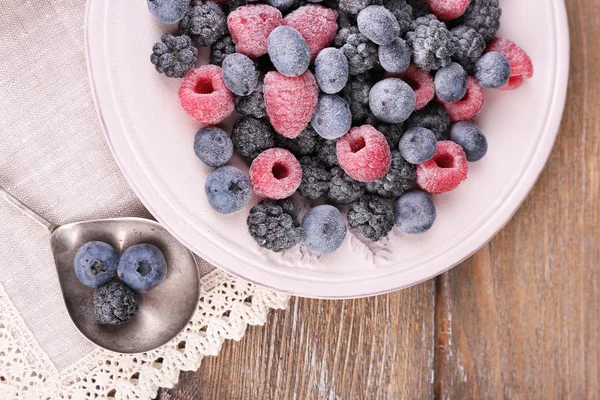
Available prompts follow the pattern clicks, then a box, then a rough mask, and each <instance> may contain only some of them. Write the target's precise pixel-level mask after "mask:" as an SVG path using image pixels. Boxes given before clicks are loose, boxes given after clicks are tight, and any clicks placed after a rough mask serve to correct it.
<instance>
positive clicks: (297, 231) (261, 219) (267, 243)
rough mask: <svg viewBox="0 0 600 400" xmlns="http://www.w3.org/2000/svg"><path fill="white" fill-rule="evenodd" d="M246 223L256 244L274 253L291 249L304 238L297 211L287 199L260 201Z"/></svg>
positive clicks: (251, 211) (253, 208)
mask: <svg viewBox="0 0 600 400" xmlns="http://www.w3.org/2000/svg"><path fill="white" fill-rule="evenodd" d="M246 223H247V224H248V229H249V231H250V235H252V237H253V238H254V240H256V243H258V245H259V246H261V247H264V248H265V249H268V250H271V251H274V252H276V253H277V252H280V251H284V250H288V249H291V248H292V247H294V246H295V245H297V244H298V243H300V242H302V241H303V240H304V238H305V233H304V228H302V227H301V226H300V222H298V209H297V208H296V207H295V206H294V205H293V204H292V202H291V200H289V199H284V200H279V201H274V200H263V201H261V202H260V203H258V204H257V205H255V206H254V207H252V209H251V210H250V215H248V218H247V219H246Z"/></svg>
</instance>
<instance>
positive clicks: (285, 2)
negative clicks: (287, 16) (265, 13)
mask: <svg viewBox="0 0 600 400" xmlns="http://www.w3.org/2000/svg"><path fill="white" fill-rule="evenodd" d="M294 1H295V0H267V4H268V5H270V6H273V7H276V8H278V9H280V10H287V9H288V8H290V7H292V6H293V5H294Z"/></svg>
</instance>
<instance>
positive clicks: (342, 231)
mask: <svg viewBox="0 0 600 400" xmlns="http://www.w3.org/2000/svg"><path fill="white" fill-rule="evenodd" d="M302 227H303V228H304V231H305V233H306V239H304V244H305V245H306V247H308V248H309V249H311V250H312V251H315V252H317V253H323V254H330V253H333V252H335V251H336V250H337V249H338V248H339V247H340V246H341V244H342V242H343V241H344V238H345V237H346V231H347V228H346V223H345V222H344V218H343V217H342V213H340V210H338V209H337V208H335V207H334V206H330V205H327V204H324V205H320V206H316V207H314V208H312V209H311V210H310V211H309V212H307V213H306V215H304V219H303V220H302Z"/></svg>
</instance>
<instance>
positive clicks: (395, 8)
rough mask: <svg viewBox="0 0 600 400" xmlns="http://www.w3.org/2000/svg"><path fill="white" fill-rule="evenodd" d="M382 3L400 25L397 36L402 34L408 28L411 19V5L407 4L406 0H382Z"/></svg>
mask: <svg viewBox="0 0 600 400" xmlns="http://www.w3.org/2000/svg"><path fill="white" fill-rule="evenodd" d="M383 5H384V7H385V8H387V9H388V10H390V11H391V12H392V14H394V17H396V20H398V25H399V26H400V34H399V36H400V37H402V36H404V35H405V34H406V32H408V30H409V29H410V24H411V23H412V21H413V10H412V7H411V6H410V5H409V4H407V2H406V0H383Z"/></svg>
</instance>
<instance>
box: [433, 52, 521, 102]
mask: <svg viewBox="0 0 600 400" xmlns="http://www.w3.org/2000/svg"><path fill="white" fill-rule="evenodd" d="M509 72H510V71H509ZM434 84H435V94H436V96H437V97H438V98H439V99H440V100H441V101H443V102H445V103H455V102H457V101H459V100H460V99H462V98H463V97H464V96H465V93H467V72H466V71H465V69H464V68H463V67H461V66H460V64H458V63H455V62H453V63H450V65H448V66H447V67H443V68H440V69H439V70H438V71H437V73H436V74H435V79H434Z"/></svg>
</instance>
